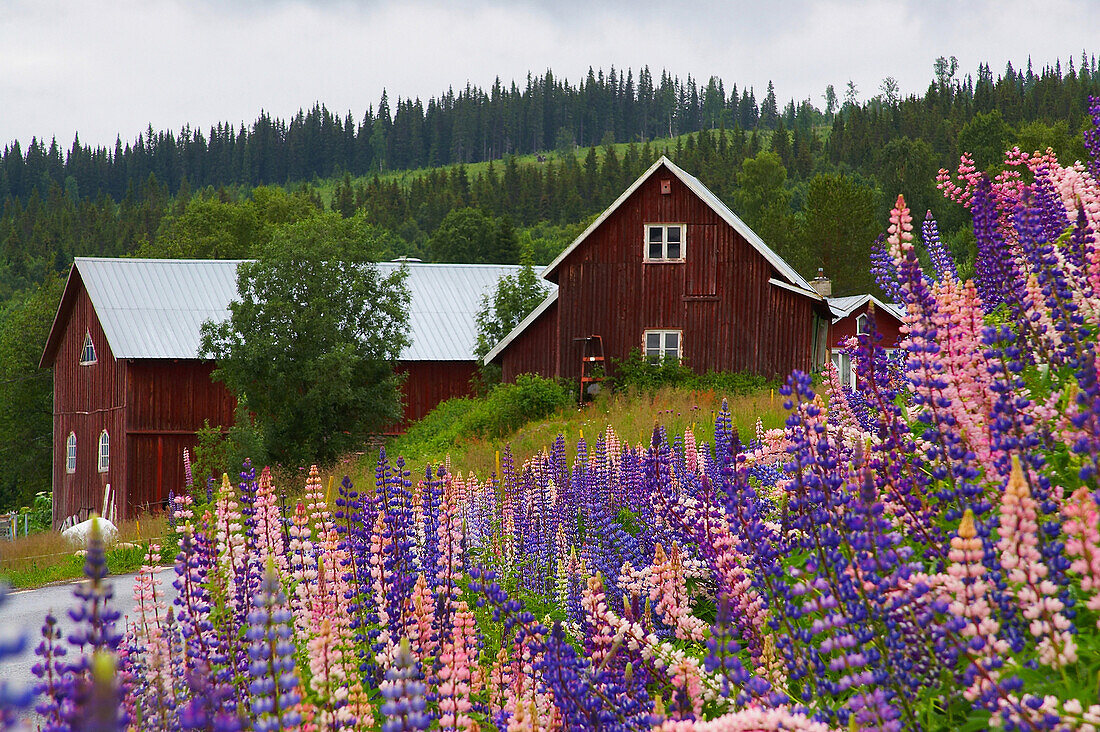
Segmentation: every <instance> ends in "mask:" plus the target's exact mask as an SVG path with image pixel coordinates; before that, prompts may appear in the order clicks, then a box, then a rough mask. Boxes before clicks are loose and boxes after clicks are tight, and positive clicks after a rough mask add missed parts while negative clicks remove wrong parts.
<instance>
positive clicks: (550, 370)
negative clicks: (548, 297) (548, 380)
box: [500, 301, 561, 382]
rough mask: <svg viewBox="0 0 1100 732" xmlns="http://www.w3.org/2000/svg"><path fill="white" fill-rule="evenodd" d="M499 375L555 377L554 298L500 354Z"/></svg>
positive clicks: (510, 379) (508, 378)
mask: <svg viewBox="0 0 1100 732" xmlns="http://www.w3.org/2000/svg"><path fill="white" fill-rule="evenodd" d="M500 363H501V379H502V380H503V381H505V382H513V381H515V380H516V377H517V376H519V375H520V374H539V375H540V376H546V377H556V376H558V374H559V373H560V371H561V363H560V360H559V359H558V302H557V301H555V302H554V303H553V304H551V305H550V307H548V308H547V309H546V310H544V311H543V313H542V314H541V315H539V317H538V318H537V319H535V322H533V323H531V324H530V325H528V326H527V328H526V329H525V330H524V331H523V332H522V333H521V334H520V335H519V336H518V337H517V338H516V339H515V340H514V341H512V342H511V343H509V344H508V347H507V348H505V349H504V351H503V352H502V353H501V355H500Z"/></svg>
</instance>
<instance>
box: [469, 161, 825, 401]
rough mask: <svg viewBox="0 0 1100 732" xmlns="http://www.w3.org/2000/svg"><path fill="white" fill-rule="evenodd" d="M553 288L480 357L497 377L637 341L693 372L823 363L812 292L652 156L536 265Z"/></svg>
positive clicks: (557, 370) (618, 350) (692, 184)
mask: <svg viewBox="0 0 1100 732" xmlns="http://www.w3.org/2000/svg"><path fill="white" fill-rule="evenodd" d="M542 276H543V277H544V278H545V279H548V280H550V281H551V282H554V283H557V285H558V289H557V291H556V292H553V293H551V294H550V295H549V297H547V298H546V300H545V301H543V303H542V304H541V305H539V307H538V308H537V309H536V310H535V311H534V312H532V313H531V314H530V315H529V316H528V317H527V318H526V319H524V320H523V322H521V323H520V324H519V325H518V326H517V327H516V328H515V329H514V330H513V331H512V332H511V333H509V334H508V336H507V337H505V338H504V340H502V341H501V342H500V343H498V344H497V345H496V347H495V348H493V350H492V351H490V352H489V354H487V355H486V361H491V362H496V363H499V364H500V365H501V367H502V370H503V374H504V379H505V380H513V379H515V377H516V375H517V374H520V373H524V372H532V373H537V374H541V375H544V376H563V377H567V378H569V379H573V380H576V379H579V378H580V377H581V365H582V363H584V362H583V361H582V359H584V358H586V357H588V355H589V354H591V353H592V352H593V351H594V350H595V341H594V339H592V338H591V337H592V336H599V338H600V341H601V342H602V347H603V351H604V354H603V355H604V356H605V357H606V358H607V359H611V358H619V359H622V358H624V357H626V356H627V355H628V354H629V352H630V351H631V350H633V349H639V350H640V351H641V352H642V353H643V354H645V355H646V356H648V357H651V358H659V357H664V356H674V357H677V358H681V359H683V360H684V362H685V363H687V364H688V365H689V366H691V368H693V369H695V370H696V371H698V372H705V371H708V370H716V371H748V372H753V373H757V374H763V375H765V376H769V377H770V376H785V375H787V374H788V373H790V371H791V370H793V369H803V370H807V371H808V370H811V369H813V368H817V367H819V366H820V365H822V364H823V363H825V362H826V361H827V343H826V341H827V337H828V328H829V323H830V312H829V308H828V306H827V304H826V301H825V299H824V298H823V297H822V296H821V295H819V294H818V293H817V292H816V291H815V290H814V289H813V287H812V286H811V285H810V283H808V282H807V281H806V280H805V279H803V278H802V277H801V276H800V275H799V274H798V273H797V272H796V271H795V270H794V268H793V267H791V266H790V265H789V264H787V262H785V261H783V259H782V258H781V257H779V256H778V255H777V254H776V253H775V252H773V251H772V250H771V249H770V248H769V247H768V245H767V244H765V243H764V242H763V240H761V239H760V237H759V236H757V235H756V233H754V232H753V231H752V230H751V229H750V228H749V227H748V226H747V225H746V224H745V222H743V221H742V220H741V219H740V218H738V217H737V215H736V214H734V213H733V212H732V211H731V210H730V209H729V208H728V207H727V206H726V205H725V204H724V203H722V201H721V200H719V199H718V197H717V196H715V195H714V194H713V193H711V192H710V191H709V190H707V188H706V186H704V185H703V184H702V183H700V182H699V180H698V179H696V178H694V177H692V176H691V175H689V174H687V173H686V172H684V171H683V170H681V169H680V168H679V167H677V166H676V165H674V164H673V163H672V162H671V161H669V160H668V159H667V158H664V157H662V158H661V159H660V160H658V161H657V162H656V163H654V164H653V165H652V166H651V167H650V168H649V170H647V171H646V172H645V173H643V174H642V176H641V177H640V178H638V180H636V181H635V182H634V183H633V184H632V185H631V186H630V187H629V188H627V189H626V190H625V191H624V192H623V194H622V195H621V196H619V198H618V199H617V200H616V201H615V202H614V203H613V204H611V206H610V207H609V208H608V209H607V210H606V211H604V212H603V213H602V214H601V215H600V216H599V217H598V218H597V219H596V220H595V221H594V222H593V223H592V225H591V226H589V227H588V229H586V230H585V231H584V233H582V234H581V235H580V236H579V237H577V239H576V240H575V241H574V242H573V243H572V244H571V245H570V246H569V247H568V248H567V249H566V250H565V251H564V252H562V254H561V255H560V256H559V257H558V258H557V259H555V260H554V262H552V263H551V264H550V266H548V267H547V268H546V269H545V270H544V271H543V273H542Z"/></svg>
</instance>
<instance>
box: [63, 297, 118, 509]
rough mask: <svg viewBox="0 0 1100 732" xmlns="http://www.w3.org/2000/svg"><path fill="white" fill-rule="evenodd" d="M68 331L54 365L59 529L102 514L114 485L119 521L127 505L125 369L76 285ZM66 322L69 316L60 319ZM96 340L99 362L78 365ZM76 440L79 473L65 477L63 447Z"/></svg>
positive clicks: (88, 301)
mask: <svg viewBox="0 0 1100 732" xmlns="http://www.w3.org/2000/svg"><path fill="white" fill-rule="evenodd" d="M73 286H74V287H75V288H76V294H75V297H74V298H73V300H72V305H71V310H70V311H69V313H68V316H67V321H65V322H66V325H65V329H64V332H63V335H62V338H61V341H60V344H59V345H58V349H57V353H56V355H55V357H54V363H53V379H54V392H53V405H54V406H53V409H54V417H53V495H54V504H53V517H54V523H55V524H57V523H60V522H61V521H63V520H64V519H65V518H67V517H68V516H71V515H73V514H76V513H80V514H82V518H83V517H84V516H83V514H85V513H87V512H90V511H95V512H96V513H99V512H100V511H102V510H103V489H104V487H105V486H106V485H107V484H108V483H110V484H111V487H112V488H113V489H114V491H115V492H116V499H115V506H116V507H117V509H118V512H119V514H120V515H121V513H122V511H123V510H124V509H123V507H124V505H125V492H126V481H125V474H126V471H125V467H126V438H125V432H124V430H125V418H124V414H125V408H126V363H125V362H122V361H116V360H115V357H114V355H113V354H112V353H111V349H110V347H109V346H108V345H107V337H106V336H105V335H104V333H103V328H102V327H101V326H100V324H99V320H98V319H97V318H96V315H95V309H94V308H93V307H92V302H91V300H90V299H89V298H88V293H87V291H86V290H85V289H84V286H83V284H82V283H80V282H79V280H77V281H76V282H74V285H73ZM61 316H62V317H65V314H64V313H62V314H61ZM85 333H88V334H90V335H91V337H92V345H93V346H94V347H95V352H96V362H95V363H94V364H92V365H90V366H81V365H80V354H81V351H82V350H83V348H84V335H85ZM103 430H107V435H108V438H109V441H110V460H109V467H108V470H107V472H105V473H101V472H99V469H98V462H99V436H100V433H102V432H103ZM70 432H72V433H74V434H75V435H76V471H75V472H73V473H67V472H65V447H66V446H65V443H66V440H67V438H68V436H69V433H70Z"/></svg>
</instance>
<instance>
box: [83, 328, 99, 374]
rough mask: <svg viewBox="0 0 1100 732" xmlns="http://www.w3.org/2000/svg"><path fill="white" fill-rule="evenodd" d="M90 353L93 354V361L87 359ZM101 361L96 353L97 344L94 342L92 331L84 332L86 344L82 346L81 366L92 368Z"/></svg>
mask: <svg viewBox="0 0 1100 732" xmlns="http://www.w3.org/2000/svg"><path fill="white" fill-rule="evenodd" d="M88 351H91V352H92V357H91V359H88V358H85V356H86V354H87V353H88ZM98 360H99V357H98V355H97V354H96V352H95V343H94V342H93V341H92V333H91V331H84V344H83V345H81V346H80V365H81V366H91V365H93V364H95V363H96V362H97V361H98Z"/></svg>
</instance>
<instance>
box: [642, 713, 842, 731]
mask: <svg viewBox="0 0 1100 732" xmlns="http://www.w3.org/2000/svg"><path fill="white" fill-rule="evenodd" d="M653 729H654V732H773V731H774V732H788V731H790V732H840V730H839V729H838V728H835V727H830V726H829V725H827V724H825V723H824V722H816V721H814V720H813V719H811V718H810V717H809V716H807V715H805V714H802V713H800V712H795V711H792V710H790V709H788V708H787V707H769V708H759V707H751V708H749V709H743V710H741V711H737V712H730V713H728V714H724V715H722V716H721V717H716V718H715V719H711V720H708V721H702V720H691V719H669V720H665V721H664V722H662V723H661V724H660V725H658V726H656V727H654V728H653Z"/></svg>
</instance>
